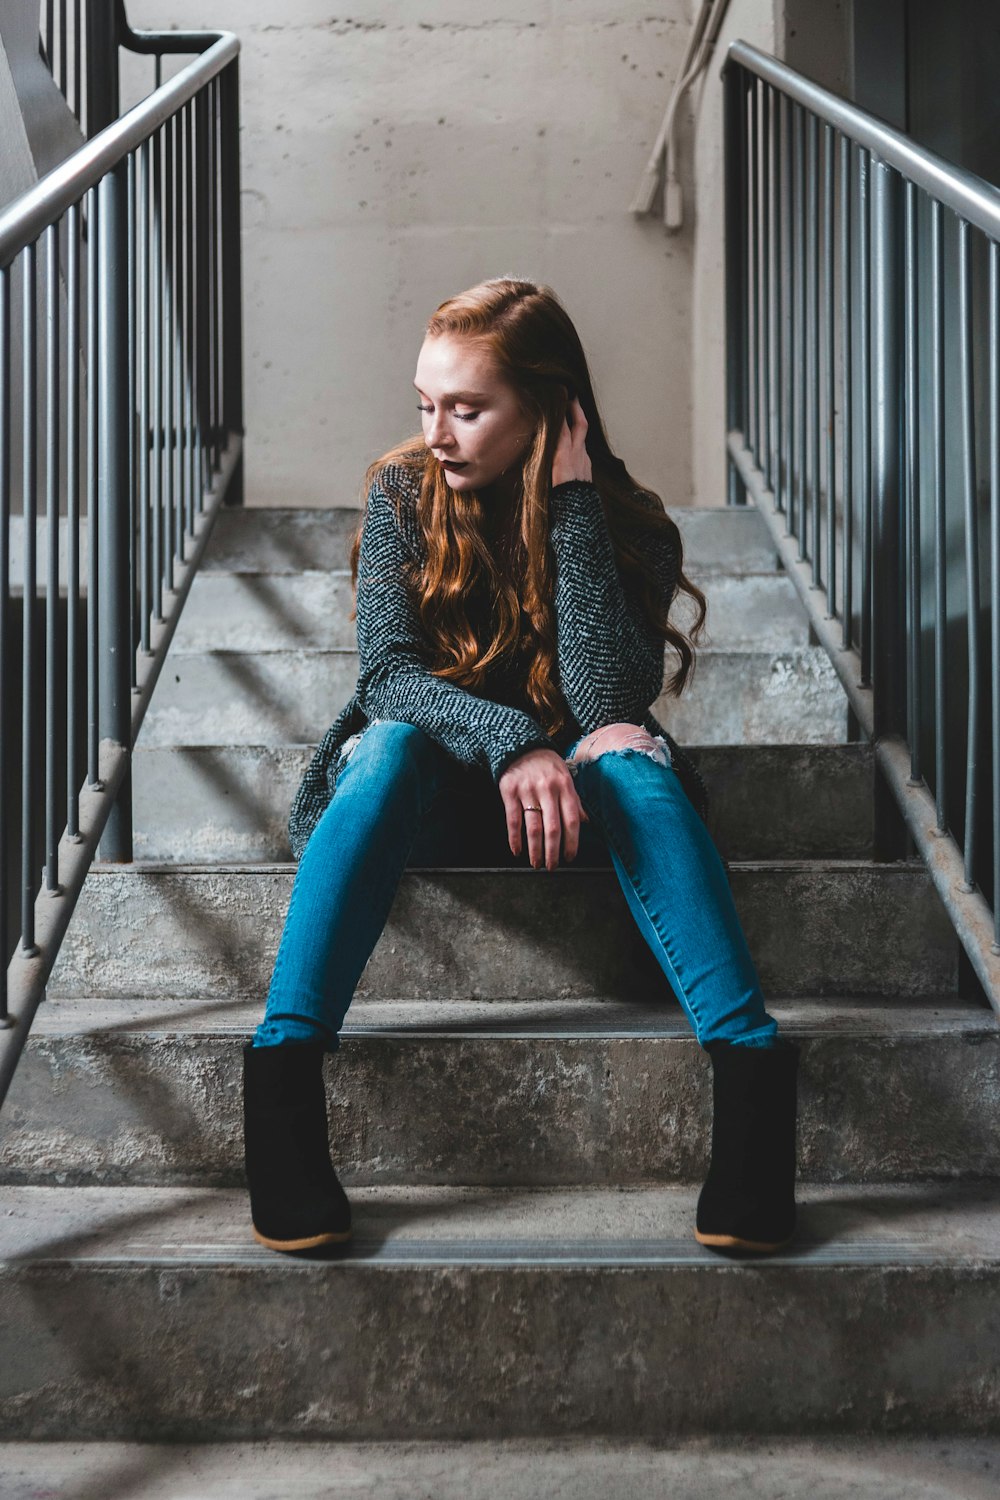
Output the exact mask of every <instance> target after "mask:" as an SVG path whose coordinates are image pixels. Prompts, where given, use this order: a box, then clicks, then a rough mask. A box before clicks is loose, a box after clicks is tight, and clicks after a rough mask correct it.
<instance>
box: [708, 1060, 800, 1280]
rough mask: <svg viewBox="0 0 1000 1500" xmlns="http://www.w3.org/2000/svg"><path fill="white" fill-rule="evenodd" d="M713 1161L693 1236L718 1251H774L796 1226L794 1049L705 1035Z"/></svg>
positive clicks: (795, 1076) (796, 1066)
mask: <svg viewBox="0 0 1000 1500" xmlns="http://www.w3.org/2000/svg"><path fill="white" fill-rule="evenodd" d="M705 1050H706V1051H707V1052H708V1054H709V1056H710V1057H711V1059H712V1160H711V1165H710V1166H709V1169H708V1176H707V1177H706V1178H705V1184H704V1186H703V1187H702V1190H701V1194H700V1196H699V1198H698V1211H697V1215H696V1219H695V1224H696V1227H695V1239H696V1240H699V1241H700V1243H701V1244H703V1245H711V1246H712V1247H713V1248H715V1249H718V1250H763V1251H773V1250H780V1249H781V1248H782V1246H783V1245H787V1244H788V1242H789V1240H790V1239H791V1237H792V1234H793V1232H794V1230H795V1125H796V1079H797V1074H798V1062H799V1048H798V1045H797V1044H796V1043H795V1042H789V1041H787V1040H785V1039H784V1038H783V1039H782V1040H781V1041H780V1042H779V1044H778V1045H777V1046H776V1047H744V1046H741V1045H740V1044H739V1043H732V1042H723V1041H717V1042H709V1043H708V1044H707V1046H706V1049H705Z"/></svg>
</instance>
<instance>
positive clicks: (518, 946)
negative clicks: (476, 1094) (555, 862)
mask: <svg viewBox="0 0 1000 1500" xmlns="http://www.w3.org/2000/svg"><path fill="white" fill-rule="evenodd" d="M730 875H731V884H732V890H733V896H734V899H735V902H736V907H737V910H738V912H739V915H740V919H741V922H742V925H743V928H744V931H745V933H746V937H747V942H748V943H749V946H750V950H751V952H752V954H753V956H754V960H755V962H756V965H757V969H758V972H759V974H760V979H761V983H762V985H763V988H764V992H765V994H768V995H776V996H777V995H808V994H861V995H864V994H901V995H919V994H927V993H929V992H933V993H939V994H944V993H947V992H949V991H951V990H953V989H954V986H955V982H956V955H957V939H956V938H955V933H954V930H953V928H952V927H951V924H950V922H949V920H948V918H947V914H946V913H945V911H944V908H943V906H942V905H941V902H940V899H939V897H938V895H937V892H936V891H935V890H934V887H933V885H932V883H931V880H930V876H929V875H928V874H927V872H926V871H925V870H924V869H923V868H922V867H921V866H919V865H916V864H907V863H900V864H885V865H872V864H868V863H865V862H858V863H853V862H851V861H843V862H830V863H825V862H811V861H808V860H803V861H800V862H790V863H787V864H777V863H774V864H763V865H752V864H734V865H732V866H731V867H730ZM292 880H293V868H290V867H287V866H285V867H282V866H278V867H274V866H259V867H253V866H248V867H246V868H244V869H239V868H234V869H228V868H226V867H225V866H219V867H218V868H214V867H213V868H201V869H185V868H184V867H182V866H177V867H173V868H171V867H169V866H165V867H162V868H159V869H157V868H152V869H148V870H143V869H138V868H133V867H126V868H124V869H123V868H121V867H116V866H104V867H95V868H93V869H92V870H91V873H90V874H89V875H88V877H87V879H86V881H85V883H84V889H83V891H82V893H81V896H80V900H79V902H78V904H77V907H76V910H75V911H74V914H73V921H72V923H71V924H70V927H69V931H68V933H67V935H66V938H65V941H64V942H63V945H62V948H61V949H60V952H59V956H58V958H57V960H56V964H55V966H54V968H53V971H52V976H51V979H50V984H49V988H50V991H51V993H52V994H53V995H77V996H89V995H100V994H104V995H108V996H129V995H141V994H147V995H151V996H154V995H156V996H193V997H205V998H207V997H209V996H215V995H229V996H236V995H252V994H258V995H263V994H265V993H266V986H267V983H268V981H269V979H270V973H271V968H272V966H273V963H274V956H275V953H276V952H277V948H278V941H279V938H280V935H281V928H282V926H283V923H284V917H285V912H286V911H287V907H288V898H289V895H290V892H291V885H292ZM357 993H358V994H360V995H381V996H384V997H386V998H393V999H445V998H448V997H454V998H456V999H466V1000H468V999H529V1000H530V999H546V998H548V999H554V998H557V997H559V996H576V995H607V996H615V997H621V998H625V999H631V998H634V996H635V995H636V994H637V993H639V994H642V993H648V994H650V995H651V996H655V995H658V994H664V995H666V994H669V993H670V991H669V987H668V985H667V981H666V979H665V977H664V976H663V973H662V971H661V970H660V968H659V966H658V965H657V963H656V961H655V959H654V957H653V955H652V952H651V950H650V949H649V948H648V947H647V946H646V943H645V940H644V939H643V937H642V935H641V934H640V932H639V929H638V927H637V926H636V924H635V921H634V919H633V917H632V915H631V912H630V911H629V909H628V906H627V904H626V902H625V897H624V895H623V894H622V891H621V888H620V886H619V884H618V880H617V876H616V875H615V874H614V872H613V871H611V870H603V869H582V868H581V869H573V868H572V866H569V867H560V868H559V869H557V870H555V871H551V872H550V871H546V870H532V869H530V868H528V867H527V866H525V867H524V868H511V869H507V870H468V869H462V870H447V869H440V870H431V869H428V870H422V871H417V870H412V871H410V870H407V871H404V873H403V877H402V879H401V881H400V883H399V886H398V889H397V891H396V896H395V899H394V901H393V905H392V908H391V910H390V913H389V917H388V920H387V922H386V924H385V927H384V929H383V931H382V933H381V936H380V937H379V939H378V941H377V942H376V944H375V948H374V951H373V952H372V955H371V957H370V959H369V961H368V965H367V967H366V969H365V971H364V973H363V974H362V976H361V979H360V982H359V985H358V988H357Z"/></svg>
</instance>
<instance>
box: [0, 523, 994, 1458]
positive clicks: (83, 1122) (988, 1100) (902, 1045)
mask: <svg viewBox="0 0 1000 1500" xmlns="http://www.w3.org/2000/svg"><path fill="white" fill-rule="evenodd" d="M356 519H357V513H356V512H354V511H322V512H304V511H301V510H294V511H292V510H289V511H246V512H242V511H230V512H225V513H223V514H222V515H221V516H220V518H219V521H218V524H217V527H216V532H215V535H214V536H213V539H212V543H211V548H210V556H209V559H208V562H207V565H206V567H205V569H204V571H203V572H202V573H201V575H200V576H199V577H198V579H197V580H196V582H195V584H194V587H193V589H192V593H191V596H190V599H189V602H188V606H187V610H186V613H185V617H184V620H183V622H182V625H181V628H180V630H179V632H178V635H177V637H176V638H175V642H174V646H173V648H172V650H171V654H170V657H169V659H168V662H167V665H166V667H165V669H164V673H163V676H162V677H161V679H160V684H159V686H158V688H157V692H156V696H155V699H154V702H153V704H152V707H151V711H150V713H149V715H148V717H147V720H146V722H145V725H144V728H143V732H142V736H141V738H140V742H139V744H138V745H137V747H136V753H135V816H136V824H137V829H136V845H135V847H136V855H137V862H136V864H135V865H134V866H132V867H127V868H122V867H104V868H101V867H98V868H95V870H94V871H93V872H92V874H91V875H90V877H89V878H88V881H87V885H86V889H85V892H84V895H83V897H82V899H81V902H80V905H79V907H78V909H77V912H76V914H75V916H74V920H73V923H72V925H71V929H70V934H69V937H68V939H67V942H66V944H65V946H64V949H63V951H62V953H61V955H60V959H59V962H58V965H57V968H56V970H55V971H54V973H53V976H52V982H51V985H50V990H49V999H48V1002H47V1003H46V1005H45V1006H44V1007H43V1008H42V1011H41V1012H40V1014H39V1018H38V1022H37V1026H36V1032H35V1034H34V1036H33V1038H32V1040H31V1042H30V1044H29V1046H28V1049H27V1051H26V1054H25V1056H24V1058H23V1060H22V1064H21V1068H20V1070H19V1073H18V1075H17V1078H16V1079H15V1083H14V1087H13V1089H12V1091H11V1095H10V1098H9V1101H8V1104H7V1106H6V1109H5V1112H4V1115H3V1117H2V1121H0V1173H2V1177H3V1180H4V1181H5V1182H6V1183H7V1184H8V1186H7V1187H6V1188H5V1189H4V1195H3V1196H4V1202H5V1205H6V1215H5V1216H2V1217H0V1262H2V1263H0V1276H2V1283H3V1284H2V1291H0V1321H2V1325H3V1328H4V1345H3V1347H4V1349H5V1355H4V1359H3V1364H2V1369H3V1375H2V1379H0V1422H2V1425H3V1430H4V1433H5V1435H6V1436H7V1437H8V1438H10V1437H20V1438H38V1437H44V1438H54V1437H64V1438H84V1437H86V1438H95V1437H107V1438H113V1437H118V1438H121V1437H139V1438H146V1439H152V1438H156V1439H164V1440H176V1439H180V1438H184V1439H193V1440H199V1441H200V1440H207V1439H212V1438H223V1439H227V1440H229V1439H242V1438H251V1437H256V1438H265V1437H273V1438H277V1437H292V1436H299V1437H310V1438H350V1439H353V1440H366V1439H387V1438H393V1439H399V1438H414V1437H421V1438H428V1437H437V1438H447V1437H465V1438H469V1437H477V1438H482V1439H493V1438H501V1437H506V1436H518V1437H524V1438H528V1437H546V1436H549V1437H558V1436H567V1435H571V1434H581V1433H584V1432H587V1433H590V1434H593V1435H601V1434H604V1435H608V1436H614V1437H618V1438H621V1437H625V1436H630V1435H632V1436H646V1437H656V1436H662V1435H665V1434H671V1435H680V1434H688V1435H691V1434H698V1433H740V1432H744V1433H746V1432H774V1433H779V1432H785V1433H814V1434H817V1433H822V1432H828V1433H831V1432H840V1433H848V1432H865V1431H874V1430H879V1431H882V1432H884V1433H914V1432H929V1431H930V1432H933V1431H945V1430H948V1431H955V1432H958V1431H964V1432H967V1433H989V1432H991V1431H994V1430H995V1427H996V1422H997V1415H998V1405H1000V1207H998V1205H997V1191H996V1186H997V1177H998V1166H1000V1151H998V1147H1000V1112H998V1109H997V1104H998V1102H1000V1098H998V1096H1000V1085H998V1080H1000V1045H998V1031H997V1027H996V1024H995V1019H994V1016H993V1013H992V1011H990V1010H989V1009H988V1008H987V1007H985V1006H984V1005H983V1004H981V1003H978V1002H976V1003H973V1002H967V1001H963V1000H962V999H960V998H959V995H958V946H957V942H956V940H955V937H954V934H953V932H952V930H951V927H950V925H949V923H948V920H947V918H946V916H945V913H944V911H943V909H942V907H941V905H940V902H939V900H938V898H937V895H936V893H935V892H934V890H933V888H932V886H931V883H930V880H929V878H928V876H927V874H926V872H925V871H924V870H923V868H922V867H921V866H920V865H919V864H918V863H910V862H901V863H897V864H875V863H873V862H872V860H871V858H870V853H871V799H872V776H873V761H872V756H871V754H870V750H869V748H868V747H866V746H865V745H863V744H851V743H848V742H847V711H846V702H845V700H844V698H843V695H842V693H841V691H840V688H839V685H838V683H837V680H836V677H835V674H834V673H833V671H832V669H831V667H830V665H829V663H828V661H827V659H826V656H825V654H824V653H823V652H822V651H821V649H820V648H818V647H817V646H815V645H812V644H810V641H809V631H808V626H807V623H806V621H805V618H804V616H803V614H802V613H801V610H800V609H799V606H798V604H797V601H796V599H795V596H794V592H793V589H792V586H791V583H790V581H789V580H788V579H787V578H786V577H784V576H782V575H781V573H780V572H779V571H778V569H777V566H776V561H775V557H774V554H773V551H772V550H771V548H770V546H769V544H768V539H767V534H766V531H765V528H764V527H763V524H762V523H761V522H760V518H759V517H758V516H757V514H756V513H755V512H754V511H753V510H726V509H722V510H718V511H698V512H680V513H678V514H677V520H678V523H679V524H680V525H681V526H682V529H683V531H684V535H685V544H686V566H687V569H688V571H689V573H690V574H691V575H692V576H693V577H694V578H695V579H696V581H698V582H699V583H700V584H701V585H702V587H704V589H705V590H706V592H707V594H708V598H709V605H710V614H709V627H710V630H711V633H712V641H711V645H710V647H709V648H708V649H705V650H703V651H702V653H701V654H700V656H699V661H698V668H697V671H696V675H695V680H694V683H693V686H692V688H691V690H690V691H689V693H688V694H686V695H685V697H684V699H683V700H682V702H681V703H679V704H675V703H672V702H666V701H665V702H661V703H659V704H658V705H657V706H656V709H655V710H654V711H656V712H658V713H662V716H663V718H664V720H665V722H667V723H668V725H669V727H670V728H671V731H672V732H673V733H674V734H675V735H676V737H677V738H678V740H679V741H680V742H681V743H682V744H685V745H687V746H690V747H691V748H692V749H693V750H694V753H695V755H696V758H697V759H698V762H699V764H700V766H701V767H702V769H703V771H704V773H705V775H706V777H707V779H708V782H709V785H710V788H711V790H712V793H713V833H714V835H715V838H716V841H717V843H718V845H719V848H720V849H721V851H722V853H723V854H724V855H725V856H726V858H727V859H728V860H729V862H730V865H731V878H732V884H733V890H734V894H735V898H736V901H737V905H738V907H739V910H740V914H741V917H742V920H743V923H744V926H745V929H746V931H747V935H748V938H749V941H750V945H751V948H752V950H753V952H754V954H755V957H756V959H757V962H758V965H759V968H760V971H761V977H762V980H763V983H764V988H765V992H766V994H767V997H768V1003H769V1007H770V1008H771V1009H772V1011H773V1012H774V1014H776V1015H777V1016H778V1018H779V1020H780V1021H781V1022H782V1023H783V1025H784V1028H785V1030H786V1031H787V1032H788V1034H790V1035H792V1036H795V1037H796V1038H797V1039H799V1040H800V1041H801V1043H802V1060H801V1087H800V1152H799V1157H800V1177H801V1185H800V1189H799V1199H800V1203H801V1229H800V1233H799V1236H798V1238H797V1240H796V1243H795V1245H794V1247H793V1248H792V1249H790V1250H789V1251H788V1252H787V1253H784V1254H782V1255H780V1256H776V1257H771V1258H768V1259H767V1260H757V1261H753V1262H751V1261H744V1262H737V1261H733V1260H731V1259H726V1258H723V1257H719V1256H717V1255H714V1254H713V1253H712V1252H711V1251H708V1250H705V1249H703V1248H702V1247H700V1246H699V1245H697V1244H696V1242H695V1241H694V1239H693V1235H692V1227H693V1221H694V1207H695V1201H696V1198H697V1192H698V1185H699V1183H700V1181H701V1177H702V1175H703V1173H704V1169H705V1166H706V1165H707V1154H708V1143H709V1126H710V1081H711V1080H710V1070H709V1065H708V1059H707V1057H705V1055H704V1054H703V1053H702V1052H701V1050H700V1049H699V1048H698V1047H697V1045H696V1044H695V1042H694V1040H693V1038H692V1037H691V1034H690V1032H689V1031H688V1028H687V1026H686V1023H685V1022H684V1019H683V1016H682V1014H681V1011H680V1008H679V1006H678V1005H677V1003H676V1001H675V1000H674V999H673V997H672V995H671V994H670V991H669V989H668V987H667V985H666V982H665V980H664V979H663V976H662V974H661V972H660V970H659V969H658V968H657V966H656V964H655V963H654V961H653V960H652V958H651V956H650V954H649V953H648V951H647V950H646V948H645V946H644V944H643V942H642V940H641V938H640V937H639V935H638V932H637V931H636V929H635V927H634V924H633V923H632V920H631V917H630V916H629V914H628V910H627V907H626V905H625V902H624V898H623V897H622V896H621V893H620V891H619V889H618V885H617V881H616V879H615V876H614V874H613V872H612V871H611V869H610V868H609V869H607V870H600V869H598V870H583V869H581V870H575V869H573V868H569V869H560V870H559V871H558V872H556V874H555V875H554V876H552V877H546V876H541V875H539V874H538V872H534V871H531V870H507V871H497V870H484V869H477V870H447V871H427V872H420V871H408V872H407V873H406V874H405V875H404V877H403V881H402V884H401V887H400V890H399V894H398V897H397V900H396V903H395V905H394V908H393V911H392V913H391V915H390V919H389V922H388V924H387V926H386V929H385V932H384V934H383V936H382V939H381V940H380V942H379V944H378V946H377V948H376V950H375V953H374V954H373V956H372V959H371V962H370V964H369V966H368V968H367V970H366V972H365V974H364V976H363V978H362V983H361V985H360V986H359V990H358V996H357V999H356V1000H355V1003H354V1005H353V1006H352V1008H351V1011H350V1014H349V1017H348V1021H349V1024H348V1026H347V1028H346V1029H345V1034H344V1042H343V1046H342V1049H341V1052H340V1054H339V1056H338V1057H336V1058H334V1059H331V1060H330V1063H329V1074H328V1077H329V1083H330V1104H331V1139H332V1142H333V1150H334V1160H335V1161H336V1162H337V1164H338V1167H339V1168H340V1169H341V1175H342V1177H343V1180H344V1182H345V1184H346V1185H347V1186H348V1188H349V1190H350V1192H351V1197H352V1201H353V1202H354V1205H355V1224H356V1239H355V1241H354V1243H353V1245H352V1246H351V1247H350V1249H349V1251H348V1253H347V1254H345V1255H343V1256H342V1257H340V1258H339V1259H336V1260H331V1261H304V1260H298V1259H293V1258H288V1257H281V1256H278V1255H276V1254H274V1253H272V1252H269V1251H266V1250H264V1249H262V1248H260V1247H258V1246H256V1245H255V1243H254V1242H253V1240H252V1239H251V1237H250V1230H249V1220H248V1213H247V1204H246V1196H245V1192H244V1191H243V1189H242V1186H241V1170H242V1168H241V1152H242V1141H241V1126H240V1046H241V1043H242V1042H243V1041H244V1040H245V1038H246V1037H247V1035H248V1034H249V1032H250V1031H251V1029H252V1027H253V1026H254V1025H255V1023H256V1021H257V1020H258V1018H259V1016H260V1013H261V1009H262V1004H263V997H264V991H265V988H266V984H267V980H268V977H269V975H270V969H271V964H272V962H273V958H274V953H275V950H276V947H277V942H278V938H279V935H280V930H281V924H282V920H283V917H284V912H285V907H286V905H287V900H288V895H289V891H290V887H291V883H292V878H293V866H292V865H291V863H290V857H289V851H288V846H287V842H286V839H285V820H286V817H287V812H288V807H289V803H290V800H291V797H292V794H293V792H294V789H295V787H296V785H297V783H298V779H299V777H300V776H301V773H302V770H303V768H304V766H305V763H306V761H307V759H308V756H309V754H310V753H311V750H310V746H311V743H312V742H313V741H315V739H316V738H317V737H318V736H319V735H320V734H321V733H322V731H323V730H324V729H325V728H326V726H327V724H328V723H329V722H330V720H331V719H332V718H333V717H334V714H335V713H336V711H337V710H338V708H339V707H340V705H341V703H342V702H343V701H345V699H346V698H347V696H348V695H349V693H350V690H351V688H352V686H353V683H354V679H355V674H356V660H355V656H354V652H353V635H354V631H353V624H352V623H351V622H349V621H348V619H347V615H348V612H349V609H350V580H349V575H347V574H345V573H344V571H343V570H344V568H345V566H346V554H347V545H348V542H349V537H350V532H351V530H352V528H353V525H354V523H355V522H356Z"/></svg>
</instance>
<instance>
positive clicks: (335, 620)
mask: <svg viewBox="0 0 1000 1500" xmlns="http://www.w3.org/2000/svg"><path fill="white" fill-rule="evenodd" d="M703 592H704V593H705V596H706V599H707V601H708V614H707V616H706V621H705V628H706V634H705V635H704V636H703V637H702V646H703V647H707V646H715V647H716V648H717V649H719V650H722V649H726V650H753V649H756V650H761V649H764V648H768V649H773V650H775V651H779V650H782V649H784V648H787V647H789V646H799V645H801V646H807V645H809V621H808V619H807V617H806V614H805V611H804V610H803V608H802V605H801V604H800V602H799V598H798V595H797V594H796V592H795V588H794V586H793V584H792V581H791V579H790V578H788V577H787V576H786V575H785V574H780V573H747V574H742V575H739V576H736V575H732V574H718V575H712V576H709V577H707V578H706V579H705V584H704V590H703ZM353 605H354V600H353V594H352V590H351V578H350V574H349V573H346V572H330V573H321V572H314V571H310V572H303V573H295V574H284V575H283V574H273V573H208V572H205V571H202V572H201V573H199V575H198V576H197V577H196V578H195V580H194V582H193V583H192V585H191V592H190V594H189V595H188V598H187V602H186V603H185V606H184V613H183V615H182V617H181V620H180V623H179V624H178V627H177V632H176V634H175V636H174V640H173V649H174V650H175V651H183V652H190V651H210V650H220V649H225V650H230V651H262V650H263V651H268V650H271V651H273V650H279V649H281V650H294V649H295V648H296V647H299V646H313V647H318V648H322V649H329V648H330V647H335V646H349V647H353V646H354V645H355V644H356V624H355V622H354V621H353V620H351V619H350V618H349V616H350V613H351V610H352V608H353ZM673 618H674V620H675V622H676V623H677V624H678V625H679V626H680V628H681V629H684V630H688V629H690V627H691V626H692V625H693V623H694V618H695V612H694V601H693V600H692V599H691V598H690V596H689V595H687V594H682V595H679V596H678V599H677V602H676V604H675V607H674V612H673Z"/></svg>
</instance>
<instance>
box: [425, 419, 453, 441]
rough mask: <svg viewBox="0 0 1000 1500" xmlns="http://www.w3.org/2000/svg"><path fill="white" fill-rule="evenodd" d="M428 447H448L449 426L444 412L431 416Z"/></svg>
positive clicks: (428, 429)
mask: <svg viewBox="0 0 1000 1500" xmlns="http://www.w3.org/2000/svg"><path fill="white" fill-rule="evenodd" d="M426 441H427V446H428V448H438V447H447V446H448V442H449V434H448V427H447V424H446V423H445V420H444V416H443V414H442V413H440V412H438V413H435V415H434V416H432V417H431V419H430V422H429V424H428V428H427V439H426Z"/></svg>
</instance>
